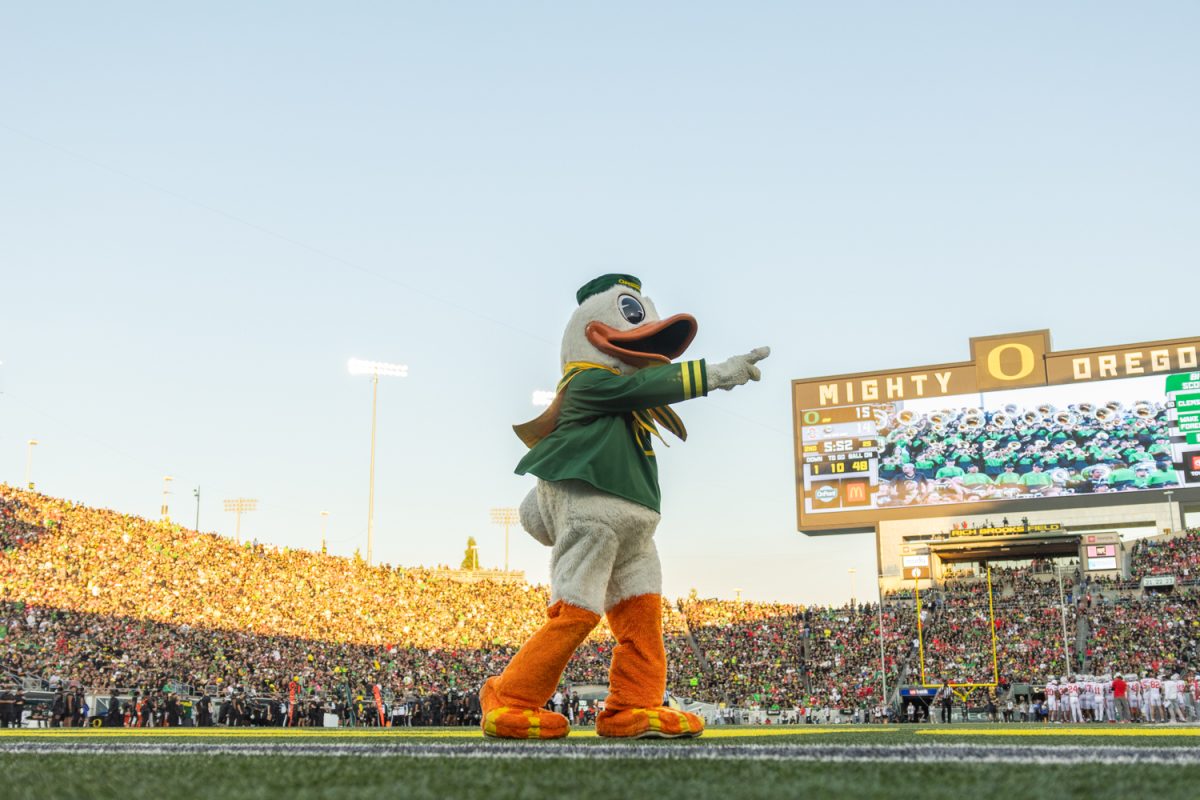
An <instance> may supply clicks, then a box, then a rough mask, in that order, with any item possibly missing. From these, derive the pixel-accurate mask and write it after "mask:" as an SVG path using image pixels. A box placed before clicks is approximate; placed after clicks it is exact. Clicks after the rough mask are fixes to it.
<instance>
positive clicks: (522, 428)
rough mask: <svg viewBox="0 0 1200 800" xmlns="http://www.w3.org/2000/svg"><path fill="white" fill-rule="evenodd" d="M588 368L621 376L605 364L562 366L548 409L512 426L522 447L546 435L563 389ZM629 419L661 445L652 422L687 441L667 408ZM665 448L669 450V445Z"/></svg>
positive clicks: (555, 421) (554, 423)
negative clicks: (655, 438) (522, 443)
mask: <svg viewBox="0 0 1200 800" xmlns="http://www.w3.org/2000/svg"><path fill="white" fill-rule="evenodd" d="M590 369H602V370H604V371H605V372H611V373H612V374H613V375H620V374H621V371H620V370H619V369H617V368H616V367H610V366H608V365H606V364H596V363H594V362H592V361H568V362H567V363H566V364H564V365H563V376H562V378H561V379H560V380H559V382H558V387H557V390H556V392H555V395H554V400H553V402H551V403H550V407H549V408H547V409H546V410H545V411H543V412H542V413H541V415H539V416H538V417H537V418H535V419H532V420H530V421H529V422H526V423H523V424H520V425H514V426H513V431H515V432H516V434H517V436H518V437H519V438H520V439H521V441H522V442H524V443H525V446H526V447H533V446H534V445H536V444H537V443H538V442H540V441H541V440H542V439H544V438H546V437H547V436H549V435H550V433H551V432H552V431H553V430H554V428H555V427H556V426H557V424H558V414H559V410H560V408H561V407H562V400H563V395H564V394H565V392H566V389H567V386H568V385H569V384H570V383H571V381H573V380H575V378H577V377H578V376H579V375H581V374H582V373H584V372H586V371H587V370H590ZM633 420H634V423H635V424H636V425H637V426H638V428H639V429H640V430H644V431H646V432H647V433H649V434H652V435H654V436H657V437H658V438H659V439H660V440H661V441H662V443H663V444H664V445H666V444H667V442H666V440H665V439H663V437H662V434H661V433H659V432H658V428H657V427H655V424H654V423H655V422H658V423H659V424H661V425H662V426H663V427H664V428H666V429H667V430H669V431H670V432H671V433H673V434H675V435H676V436H678V437H679V438H680V439H681V440H683V439H687V428H685V427H684V426H683V420H681V419H680V418H679V415H678V414H676V413H675V412H674V411H672V410H671V407H670V406H659V407H657V408H648V409H646V410H644V411H634V412H633ZM667 446H668V447H669V446H670V445H667Z"/></svg>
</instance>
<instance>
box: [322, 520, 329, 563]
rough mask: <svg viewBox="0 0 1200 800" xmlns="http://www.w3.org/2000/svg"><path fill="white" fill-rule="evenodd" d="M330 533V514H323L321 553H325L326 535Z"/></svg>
mask: <svg viewBox="0 0 1200 800" xmlns="http://www.w3.org/2000/svg"><path fill="white" fill-rule="evenodd" d="M328 532H329V512H328V511H322V512H321V553H322V554H324V552H325V534H326V533H328Z"/></svg>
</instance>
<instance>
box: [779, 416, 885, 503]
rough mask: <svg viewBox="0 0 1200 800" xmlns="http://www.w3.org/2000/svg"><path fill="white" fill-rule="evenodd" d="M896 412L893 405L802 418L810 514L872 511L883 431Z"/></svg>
mask: <svg viewBox="0 0 1200 800" xmlns="http://www.w3.org/2000/svg"><path fill="white" fill-rule="evenodd" d="M892 410H893V409H892V406H890V405H856V406H838V407H834V408H824V409H820V410H815V409H811V410H807V411H805V412H803V413H802V414H801V415H800V463H801V476H802V481H803V487H804V495H805V498H806V505H807V508H806V510H807V511H808V512H809V513H816V514H820V513H825V512H829V511H837V510H839V509H843V508H855V507H859V508H869V507H870V506H871V496H872V495H873V493H874V492H873V490H872V485H873V484H874V483H875V481H876V475H877V474H878V469H877V468H878V464H879V429H880V427H882V426H883V425H884V424H886V421H887V419H888V416H889V415H890V414H891V413H892Z"/></svg>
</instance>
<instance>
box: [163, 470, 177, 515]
mask: <svg viewBox="0 0 1200 800" xmlns="http://www.w3.org/2000/svg"><path fill="white" fill-rule="evenodd" d="M173 480H175V479H174V478H172V477H171V476H170V475H164V476H163V501H162V520H163V522H166V523H170V522H171V509H170V508H169V507H168V505H167V498H168V497H169V496H170V495H171V481H173Z"/></svg>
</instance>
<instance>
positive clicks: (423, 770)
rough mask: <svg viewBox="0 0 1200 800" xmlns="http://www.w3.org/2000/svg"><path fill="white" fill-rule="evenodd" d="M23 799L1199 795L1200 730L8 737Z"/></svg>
mask: <svg viewBox="0 0 1200 800" xmlns="http://www.w3.org/2000/svg"><path fill="white" fill-rule="evenodd" d="M0 775H3V776H4V786H3V796H4V797H8V798H48V797H102V798H143V797H153V798H163V800H166V798H174V797H221V798H265V797H279V796H285V797H288V798H290V799H291V798H295V799H296V800H299V799H300V798H359V797H363V798H366V797H373V798H378V797H431V798H433V797H436V798H457V797H465V798H509V797H514V798H516V797H530V798H535V797H555V796H563V797H579V798H590V797H620V798H624V797H631V796H643V797H647V798H653V800H667V798H676V797H679V798H682V797H738V798H741V797H751V798H794V797H801V796H812V797H842V798H849V797H879V798H898V797H921V798H961V797H972V798H974V797H1009V798H1017V797H1021V798H1031V797H1032V798H1042V797H1045V798H1052V797H1053V798H1059V797H1072V798H1076V797H1077V798H1118V797H1133V796H1148V797H1153V798H1155V800H1164V799H1165V798H1176V797H1178V798H1195V797H1197V796H1200V727H1172V726H1139V727H1131V726H1116V725H1109V726H1104V725H1094V726H1079V727H1067V726H1061V725H1053V726H1044V725H1038V726H1035V725H1009V726H1002V725H961V726H959V725H956V726H952V727H931V726H928V725H925V726H920V725H916V726H853V727H851V726H833V727H817V726H803V727H753V728H746V727H719V728H714V729H710V730H709V731H708V732H706V733H705V735H704V737H703V738H701V739H698V740H680V741H653V740H649V741H638V742H614V741H611V740H605V739H600V738H599V737H597V736H595V734H594V733H593V732H591V731H590V730H580V731H576V732H574V733H573V734H572V735H571V736H570V737H568V738H567V739H565V740H559V741H552V742H507V741H494V740H485V739H483V738H482V737H481V736H480V734H479V733H478V732H476V731H475V730H457V729H455V730H447V729H444V728H443V729H391V730H378V729H367V730H363V729H358V730H355V729H349V730H347V729H338V730H328V731H326V730H313V729H260V728H241V729H226V728H208V729H187V728H179V729H170V730H164V729H151V730H132V731H131V730H124V729H104V728H101V729H84V730H69V729H68V730H64V729H59V730H24V731H9V730H4V731H0Z"/></svg>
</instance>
